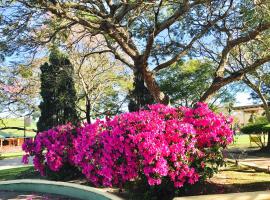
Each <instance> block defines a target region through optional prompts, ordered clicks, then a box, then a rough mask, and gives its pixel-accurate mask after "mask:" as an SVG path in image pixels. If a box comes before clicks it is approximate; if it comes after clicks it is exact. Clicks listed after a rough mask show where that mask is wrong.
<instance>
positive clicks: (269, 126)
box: [262, 124, 270, 133]
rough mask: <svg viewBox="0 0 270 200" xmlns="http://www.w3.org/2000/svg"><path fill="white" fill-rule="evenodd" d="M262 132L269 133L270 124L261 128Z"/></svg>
mask: <svg viewBox="0 0 270 200" xmlns="http://www.w3.org/2000/svg"><path fill="white" fill-rule="evenodd" d="M262 130H263V131H264V132H268V133H269V132H270V124H267V125H265V126H263V128H262Z"/></svg>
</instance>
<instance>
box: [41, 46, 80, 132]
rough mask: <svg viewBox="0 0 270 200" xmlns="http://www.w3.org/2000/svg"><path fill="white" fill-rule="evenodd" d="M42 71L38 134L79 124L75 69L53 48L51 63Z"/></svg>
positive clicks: (45, 65) (43, 66)
mask: <svg viewBox="0 0 270 200" xmlns="http://www.w3.org/2000/svg"><path fill="white" fill-rule="evenodd" d="M40 70H41V75H40V79H41V90H40V94H41V97H42V102H41V103H40V106H39V108H40V112H41V116H40V118H39V121H38V123H37V129H38V132H40V131H44V130H48V129H50V128H52V127H54V126H56V125H59V124H65V123H67V122H71V123H73V124H76V123H78V116H77V111H76V106H75V103H76V100H77V96H76V91H75V86H74V81H73V76H74V69H73V66H72V65H71V63H70V61H69V60H68V58H66V56H65V55H63V54H61V53H60V52H59V51H58V50H57V49H56V48H53V49H52V51H51V53H50V57H49V63H45V64H43V65H42V66H41V67H40Z"/></svg>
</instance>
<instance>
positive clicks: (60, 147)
mask: <svg viewBox="0 0 270 200" xmlns="http://www.w3.org/2000/svg"><path fill="white" fill-rule="evenodd" d="M73 129H74V127H73V126H72V125H71V124H70V123H69V124H66V125H61V126H57V127H55V128H52V129H50V130H48V131H44V132H40V133H38V134H37V135H36V137H35V139H34V141H32V140H26V141H25V142H24V144H23V145H22V149H23V150H24V151H25V152H26V154H25V155H24V156H23V158H22V162H23V163H28V157H29V156H34V158H33V163H34V166H35V169H36V170H38V171H39V172H40V173H41V175H44V172H45V167H48V168H49V169H51V170H52V171H59V169H60V168H61V167H62V166H63V165H64V164H65V163H67V162H69V155H70V151H72V149H73V148H72V146H71V144H72V141H73V138H74V135H73V131H72V130H73Z"/></svg>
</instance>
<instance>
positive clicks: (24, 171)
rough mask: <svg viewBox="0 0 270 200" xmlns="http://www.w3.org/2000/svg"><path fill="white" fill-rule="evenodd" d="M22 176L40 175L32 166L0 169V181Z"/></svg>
mask: <svg viewBox="0 0 270 200" xmlns="http://www.w3.org/2000/svg"><path fill="white" fill-rule="evenodd" d="M24 178H40V176H39V174H38V173H37V172H36V171H35V170H34V167H32V166H30V167H29V166H27V167H19V168H13V169H4V170H0V181H5V180H14V179H24Z"/></svg>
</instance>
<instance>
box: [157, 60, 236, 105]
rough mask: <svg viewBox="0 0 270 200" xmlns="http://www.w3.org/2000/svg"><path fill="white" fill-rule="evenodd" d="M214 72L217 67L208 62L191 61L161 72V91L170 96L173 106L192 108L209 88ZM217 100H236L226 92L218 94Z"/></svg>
mask: <svg viewBox="0 0 270 200" xmlns="http://www.w3.org/2000/svg"><path fill="white" fill-rule="evenodd" d="M214 72H215V67H214V65H213V63H211V62H210V61H208V60H189V61H186V62H179V63H177V64H176V65H173V66H171V67H170V68H167V69H163V70H161V71H160V72H159V73H158V76H157V79H158V82H159V85H160V88H161V90H162V91H164V92H165V93H166V94H168V95H169V97H170V101H171V103H172V104H174V105H184V106H190V105H192V104H194V103H196V102H198V101H199V98H200V96H201V95H202V94H203V93H204V92H205V91H206V90H207V89H208V88H209V86H210V85H211V82H212V77H213V74H214ZM216 98H220V99H221V100H222V101H224V102H231V101H233V100H234V97H233V96H232V95H231V94H230V92H227V91H226V90H223V91H222V92H221V93H219V94H217V95H216Z"/></svg>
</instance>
